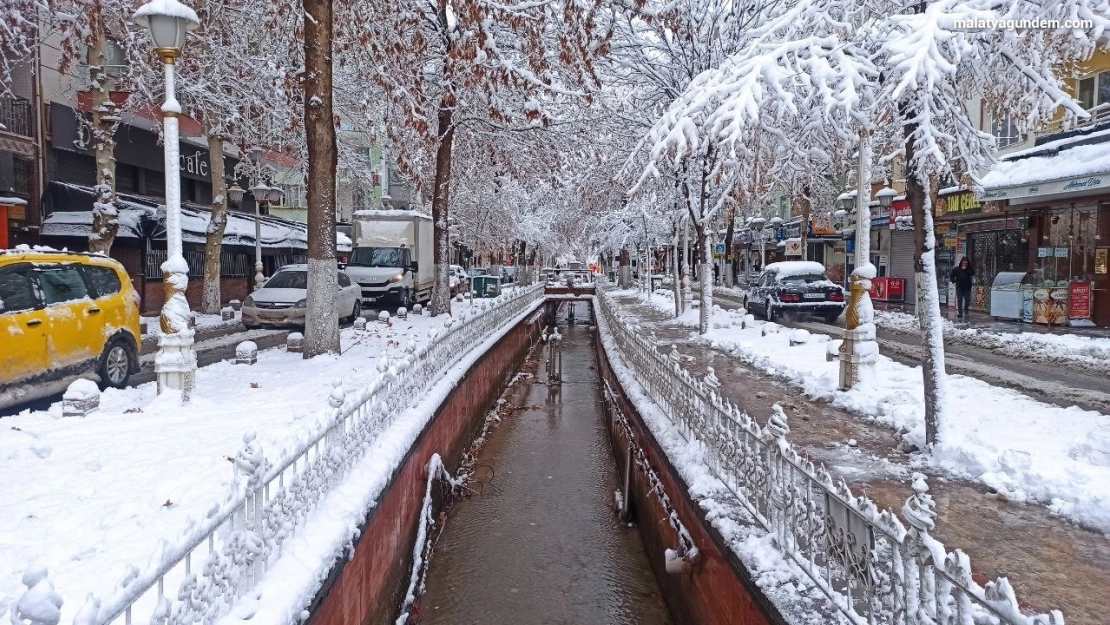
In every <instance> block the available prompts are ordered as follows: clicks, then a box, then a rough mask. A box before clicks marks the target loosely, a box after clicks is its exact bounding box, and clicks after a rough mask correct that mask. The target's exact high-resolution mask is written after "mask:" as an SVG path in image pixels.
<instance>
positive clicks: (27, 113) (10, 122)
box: [0, 98, 35, 137]
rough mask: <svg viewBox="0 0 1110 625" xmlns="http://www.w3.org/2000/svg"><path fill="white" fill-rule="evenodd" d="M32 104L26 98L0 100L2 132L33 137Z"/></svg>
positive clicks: (0, 125)
mask: <svg viewBox="0 0 1110 625" xmlns="http://www.w3.org/2000/svg"><path fill="white" fill-rule="evenodd" d="M33 129H34V125H33V124H32V123H31V102H30V101H29V100H27V99H26V98H0V131H3V132H9V133H11V134H14V135H21V136H24V137H33V136H35V133H34V130H33Z"/></svg>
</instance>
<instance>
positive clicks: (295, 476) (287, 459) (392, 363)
mask: <svg viewBox="0 0 1110 625" xmlns="http://www.w3.org/2000/svg"><path fill="white" fill-rule="evenodd" d="M542 295H543V288H542V287H541V286H534V287H530V288H524V289H517V290H514V291H513V292H512V293H511V294H507V295H503V296H500V297H498V298H496V299H492V300H479V301H480V302H481V303H476V305H475V306H476V307H475V308H473V309H470V312H469V313H463V314H462V315H461V318H460V319H459V320H457V321H448V322H447V324H446V325H445V326H444V328H443V330H442V331H436V330H434V329H433V330H432V331H430V332H429V334H428V338H427V341H425V342H424V343H422V344H418V343H417V341H416V338H415V337H410V338H409V341H408V343H407V345H403V346H398V347H396V348H390V349H388V350H387V351H386V352H383V353H382V355H381V357H380V359H379V362H378V365H377V375H376V376H375V377H374V379H373V380H371V381H370V382H369V383H368V384H367V385H366V386H364V387H361V388H358V389H353V390H350V391H349V392H348V390H347V389H345V388H344V387H343V385H342V384H341V382H340V381H338V380H337V381H336V382H334V388H333V390H332V392H331V396H330V397H329V400H328V403H329V406H330V409H329V410H330V418H329V423H328V425H327V426H326V427H324V428H323V429H322V430H321V431H320V432H319V433H318V434H317V435H316V436H315V437H313V438H312V439H311V440H309V441H308V442H305V443H302V444H300V445H299V446H298V447H296V448H295V449H293V450H291V451H286V452H283V454H284V455H283V456H282V457H281V458H278V459H277V460H276V462H273V463H271V461H270V460H269V459H268V458H266V456H265V454H264V453H263V450H262V449H261V448H260V447H259V446H258V444H257V443H256V442H255V441H254V435H253V434H247V435H246V436H244V438H243V442H244V445H243V448H242V449H241V450H240V451H239V452H238V454H237V455H236V456H235V458H234V465H233V466H234V471H235V479H234V481H233V484H232V490H231V492H230V494H229V496H228V498H227V500H226V501H225V502H223V503H222V504H220V505H219V506H217V507H215V508H214V509H213V510H212V511H211V512H209V514H208V515H207V516H206V518H205V519H204V520H202V521H199V522H197V523H196V524H195V525H193V526H192V527H191V528H190V530H189V531H188V533H187V535H185V536H183V537H182V538H181V539H180V540H179V541H178V542H177V543H176V544H173V545H170V544H167V543H163V545H162V548H161V550H160V552H159V553H158V554H157V557H156V558H153V559H152V561H156V562H161V563H162V564H161V565H160V566H154V565H152V568H150V569H148V570H146V571H139V570H138V569H134V568H133V569H132V571H131V574H129V575H127V576H125V578H124V580H123V581H122V582H120V586H119V588H118V589H117V591H116V593H115V595H114V596H113V597H111V598H110V599H108V600H107V601H104V602H101V601H99V600H98V599H95V598H94V597H92V596H91V595H90V596H89V598H88V600H87V601H86V603H85V605H84V606H83V607H82V608H81V609H80V610H79V611H78V616H77V618H76V620H75V621H74V622H75V623H78V622H79V623H81V624H82V625H85V624H87V623H96V624H98V625H106V624H108V623H125V624H127V625H131V624H132V623H152V624H153V623H159V624H164V623H214V622H215V621H216V620H218V619H219V618H220V617H221V616H223V615H225V614H227V613H228V611H229V610H230V609H231V607H232V606H233V605H234V604H235V603H236V601H238V600H239V599H240V598H242V597H243V596H244V595H246V594H247V593H249V592H250V590H251V589H252V588H254V586H255V585H256V584H257V583H258V581H259V580H260V579H261V578H262V576H263V575H264V574H265V572H266V570H267V569H268V568H269V566H270V565H272V564H273V563H274V562H275V561H276V560H277V559H278V558H279V557H280V556H281V553H282V547H283V545H284V544H285V543H286V541H288V540H289V539H290V538H292V537H293V536H294V534H296V532H297V531H298V530H299V529H300V528H301V526H302V525H303V523H304V520H305V518H306V517H307V516H308V514H310V513H311V512H312V511H313V509H314V508H315V507H316V505H317V503H318V502H319V501H321V500H322V499H323V498H324V497H325V496H327V494H328V493H329V491H330V490H331V489H332V488H334V487H335V486H336V485H337V484H339V482H340V481H341V480H342V479H343V477H344V474H345V473H346V472H347V471H348V470H349V469H350V468H351V467H352V466H353V465H354V464H355V463H356V462H358V461H359V460H360V459H361V458H363V457H364V456H365V455H366V454H367V453H370V451H371V450H373V449H374V446H375V443H376V442H377V439H378V437H379V435H381V434H382V433H383V432H384V431H385V430H386V429H388V428H389V427H390V426H391V425H392V424H393V423H394V422H395V420H396V419H397V417H398V416H399V415H402V414H404V412H405V410H406V409H408V408H410V407H412V406H415V405H416V404H417V403H418V402H419V401H420V400H421V399H422V398H424V397H426V395H427V390H428V388H430V387H431V386H432V385H433V384H435V382H436V381H437V380H439V379H440V378H441V377H442V374H443V373H444V372H445V371H447V370H448V369H449V368H451V367H452V366H454V365H455V363H457V362H459V360H460V359H462V358H463V356H464V355H466V354H467V353H469V352H470V351H471V350H472V349H475V348H476V347H477V346H480V345H481V344H482V343H483V342H484V341H486V340H487V339H488V338H490V337H491V336H493V335H494V334H495V332H497V331H498V330H499V329H501V328H504V327H506V324H508V323H510V322H511V321H512V320H513V319H515V318H517V317H519V316H521V315H522V314H524V313H526V312H528V311H529V310H530V309H532V308H534V307H535V306H536V305H538V301H539V300H540V298H541V297H542ZM349 547H350V546H349ZM351 548H353V547H351ZM171 589H172V590H171ZM35 622H37V621H35Z"/></svg>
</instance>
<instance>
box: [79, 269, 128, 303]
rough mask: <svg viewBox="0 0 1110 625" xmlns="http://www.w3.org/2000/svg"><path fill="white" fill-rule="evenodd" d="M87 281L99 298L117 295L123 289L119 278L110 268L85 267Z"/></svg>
mask: <svg viewBox="0 0 1110 625" xmlns="http://www.w3.org/2000/svg"><path fill="white" fill-rule="evenodd" d="M85 279H86V280H88V282H89V285H90V286H91V287H92V288H93V291H94V292H95V293H96V296H97V297H108V296H109V295H115V294H116V293H119V292H120V289H121V288H122V285H121V284H120V281H119V276H118V275H116V272H115V270H114V269H112V268H110V267H97V266H95V265H92V266H88V267H85Z"/></svg>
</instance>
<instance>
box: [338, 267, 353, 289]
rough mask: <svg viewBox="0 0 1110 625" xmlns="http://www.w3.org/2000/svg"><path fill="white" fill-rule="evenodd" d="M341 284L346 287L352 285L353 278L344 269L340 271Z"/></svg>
mask: <svg viewBox="0 0 1110 625" xmlns="http://www.w3.org/2000/svg"><path fill="white" fill-rule="evenodd" d="M339 286H341V287H344V288H346V287H349V286H351V279H350V278H348V277H347V274H345V273H343V272H342V271H340V272H339Z"/></svg>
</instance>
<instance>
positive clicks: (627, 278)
mask: <svg viewBox="0 0 1110 625" xmlns="http://www.w3.org/2000/svg"><path fill="white" fill-rule="evenodd" d="M620 263H621V265H620V266H621V269H620V276H618V277H619V280H620V281H619V282H618V284H619V285H620V287H621V288H622V289H627V288H628V287H629V286H631V284H632V267H631V261H630V260H629V258H628V248H627V247H622V248H621V260H620Z"/></svg>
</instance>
